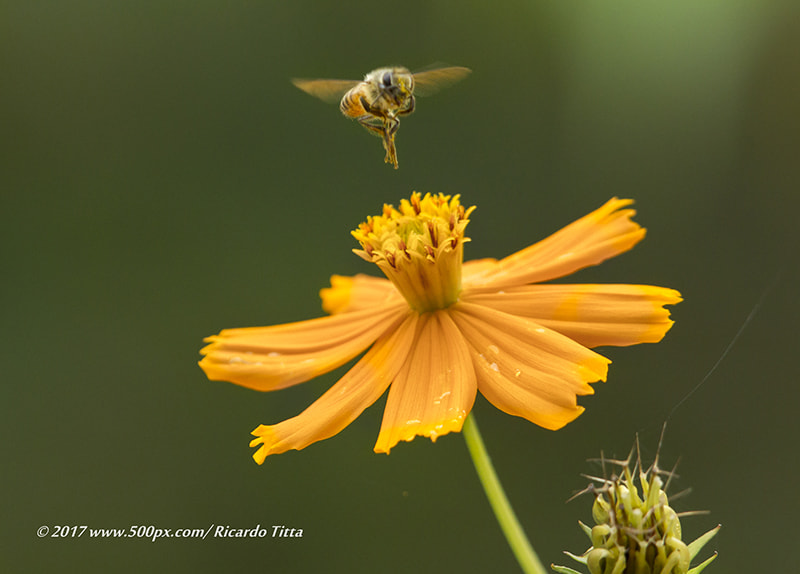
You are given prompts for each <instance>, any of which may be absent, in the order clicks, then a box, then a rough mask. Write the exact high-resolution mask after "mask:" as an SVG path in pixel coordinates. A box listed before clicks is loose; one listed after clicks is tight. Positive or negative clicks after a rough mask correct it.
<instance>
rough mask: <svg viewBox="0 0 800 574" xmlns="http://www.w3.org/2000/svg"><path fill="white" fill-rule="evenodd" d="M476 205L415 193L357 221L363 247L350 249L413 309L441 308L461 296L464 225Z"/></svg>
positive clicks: (357, 231) (453, 198) (358, 235)
mask: <svg viewBox="0 0 800 574" xmlns="http://www.w3.org/2000/svg"><path fill="white" fill-rule="evenodd" d="M474 209H475V208H474V207H470V208H468V209H465V208H464V206H463V205H461V203H460V201H459V196H458V195H455V196H449V195H444V194H437V195H431V194H430V193H428V194H425V196H424V197H423V196H422V195H421V194H420V193H418V192H414V193H413V194H412V195H411V198H410V199H403V200H402V201H401V202H400V206H399V208H395V207H394V206H393V205H384V206H383V212H382V214H381V215H376V216H370V217H368V218H367V220H366V221H365V222H363V223H361V224H360V225H359V226H358V228H357V229H355V230H354V231H353V232H352V234H353V237H355V238H356V240H358V242H359V243H360V244H361V249H354V250H353V251H354V252H355V253H356V254H357V255H359V256H360V257H362V258H363V259H365V260H366V261H370V262H372V263H375V264H376V265H377V266H378V267H379V268H380V269H381V271H383V273H384V274H385V275H386V277H387V278H388V279H389V280H390V281H391V282H392V283H393V284H394V286H395V287H397V289H398V291H399V292H400V293H401V294H402V295H403V297H405V299H406V301H408V304H409V305H410V306H411V308H412V309H414V310H416V311H418V312H420V313H424V312H428V311H435V310H437V309H445V308H447V307H449V306H450V305H452V304H453V303H455V302H456V301H458V298H459V295H460V294H461V264H462V261H463V257H464V251H463V246H464V243H465V242H467V241H469V238H468V237H465V236H464V229H465V228H466V226H467V224H468V223H469V215H470V214H471V213H472V211H473V210H474Z"/></svg>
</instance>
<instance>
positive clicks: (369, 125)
mask: <svg viewBox="0 0 800 574" xmlns="http://www.w3.org/2000/svg"><path fill="white" fill-rule="evenodd" d="M356 121H357V122H358V123H360V124H361V125H362V126H364V128H365V129H366V130H367V131H368V132H372V134H373V135H376V136H379V137H384V134H385V133H386V129H385V128H384V127H383V126H382V125H381V126H376V125H375V124H374V122H375V117H374V116H359V117H357V118H356Z"/></svg>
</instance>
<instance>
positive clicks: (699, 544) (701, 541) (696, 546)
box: [689, 524, 722, 560]
mask: <svg viewBox="0 0 800 574" xmlns="http://www.w3.org/2000/svg"><path fill="white" fill-rule="evenodd" d="M720 528H722V525H721V524H717V526H716V528H712V529H711V530H709V531H708V532H706V533H705V534H703V535H702V536H701V537H699V538H698V539H697V540H695V541H694V542H692V543H691V544H689V555H690V556H691V557H692V560H694V557H695V556H697V553H698V552H700V551H701V550H702V549H703V546H705V545H706V543H707V542H708V541H709V540H711V539H712V538H714V536H715V535H716V534H717V532H719V529H720Z"/></svg>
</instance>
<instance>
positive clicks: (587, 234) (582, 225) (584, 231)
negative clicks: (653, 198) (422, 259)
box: [464, 197, 645, 293]
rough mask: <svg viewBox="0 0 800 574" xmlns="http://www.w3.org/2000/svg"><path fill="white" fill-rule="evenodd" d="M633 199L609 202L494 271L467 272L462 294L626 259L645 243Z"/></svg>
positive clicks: (490, 268) (483, 264)
mask: <svg viewBox="0 0 800 574" xmlns="http://www.w3.org/2000/svg"><path fill="white" fill-rule="evenodd" d="M631 203H633V200H631V199H617V198H616V197H615V198H613V199H611V200H609V201H608V202H607V203H606V204H605V205H603V206H602V207H600V208H599V209H596V210H595V211H593V212H592V213H590V214H588V215H585V216H584V217H582V218H580V219H578V220H577V221H574V222H572V223H570V224H569V225H567V226H566V227H564V228H563V229H561V230H559V231H557V232H555V233H554V234H553V235H551V236H550V237H548V238H546V239H543V240H542V241H539V242H538V243H534V244H533V245H531V246H530V247H526V248H525V249H523V250H521V251H518V252H517V253H514V254H513V255H509V256H508V257H506V258H505V259H501V260H500V261H497V262H496V265H494V266H490V265H488V264H487V262H486V261H485V260H483V261H482V262H481V265H480V266H477V267H476V268H475V269H470V268H469V267H466V266H465V272H466V275H465V277H464V292H465V293H466V292H469V291H472V292H477V291H480V292H485V291H488V290H498V289H505V288H508V287H513V286H517V285H525V284H528V283H536V282H540V281H549V280H550V279H555V278H557V277H563V276H564V275H569V274H570V273H574V272H575V271H577V270H578V269H583V268H584V267H588V266H590V265H597V264H598V263H601V262H603V261H605V260H606V259H609V258H610V257H614V256H616V255H619V254H620V253H624V252H625V251H628V250H629V249H631V248H632V247H633V246H634V245H636V244H637V243H638V242H639V241H641V240H642V239H643V238H644V235H645V229H644V228H642V227H640V226H639V224H638V223H635V222H634V221H632V220H631V217H633V216H634V215H635V214H636V211H635V210H633V209H622V208H623V207H625V206H627V205H630V204H631Z"/></svg>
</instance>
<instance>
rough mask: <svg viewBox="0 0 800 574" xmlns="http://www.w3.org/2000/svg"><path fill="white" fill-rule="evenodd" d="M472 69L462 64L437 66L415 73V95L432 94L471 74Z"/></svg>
mask: <svg viewBox="0 0 800 574" xmlns="http://www.w3.org/2000/svg"><path fill="white" fill-rule="evenodd" d="M471 73H472V70H470V69H469V68H464V67H461V66H451V67H448V68H435V69H433V70H426V71H424V72H420V73H419V74H414V95H417V96H430V95H433V94H435V93H436V92H438V91H439V90H442V89H444V88H446V87H448V86H451V85H453V84H455V83H456V82H459V81H461V80H463V79H464V78H466V77H467V76H469V75H470V74H471Z"/></svg>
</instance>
